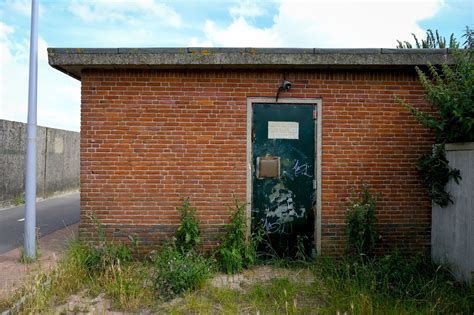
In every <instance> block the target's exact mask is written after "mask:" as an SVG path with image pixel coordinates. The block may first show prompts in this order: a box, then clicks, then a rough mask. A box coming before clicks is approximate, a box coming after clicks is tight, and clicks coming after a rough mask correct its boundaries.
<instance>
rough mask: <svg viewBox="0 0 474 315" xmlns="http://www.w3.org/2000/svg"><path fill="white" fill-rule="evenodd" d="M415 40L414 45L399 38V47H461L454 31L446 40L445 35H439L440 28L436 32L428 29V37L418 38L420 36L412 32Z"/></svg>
mask: <svg viewBox="0 0 474 315" xmlns="http://www.w3.org/2000/svg"><path fill="white" fill-rule="evenodd" d="M411 35H412V36H413V39H414V40H415V44H414V45H413V44H412V43H410V42H409V41H405V40H404V41H400V40H397V48H400V49H410V48H418V49H420V48H459V45H460V44H459V42H458V40H457V39H456V37H455V36H454V33H452V34H451V36H450V37H449V41H447V40H446V38H445V37H444V36H441V35H439V32H438V30H435V31H434V32H433V31H432V30H431V29H428V30H427V31H426V39H421V40H418V37H417V36H416V35H415V34H413V33H412V34H411Z"/></svg>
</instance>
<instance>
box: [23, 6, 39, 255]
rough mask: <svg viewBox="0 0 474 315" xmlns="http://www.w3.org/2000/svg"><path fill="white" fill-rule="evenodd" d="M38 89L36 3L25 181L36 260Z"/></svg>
mask: <svg viewBox="0 0 474 315" xmlns="http://www.w3.org/2000/svg"><path fill="white" fill-rule="evenodd" d="M37 89H38V2H37V0H32V2H31V34H30V76H29V82H28V124H27V136H26V137H27V142H26V179H25V239H24V246H25V255H26V257H28V258H31V259H35V258H36V107H37V106H36V98H37V94H38V93H37Z"/></svg>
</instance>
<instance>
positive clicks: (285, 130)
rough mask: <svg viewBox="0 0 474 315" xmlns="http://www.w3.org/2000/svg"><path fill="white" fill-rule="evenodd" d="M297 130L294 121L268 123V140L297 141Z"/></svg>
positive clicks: (296, 123)
mask: <svg viewBox="0 0 474 315" xmlns="http://www.w3.org/2000/svg"><path fill="white" fill-rule="evenodd" d="M299 128H300V125H299V123H298V122H296V121H269V122H268V139H299Z"/></svg>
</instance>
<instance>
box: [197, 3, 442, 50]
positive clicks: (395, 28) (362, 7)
mask: <svg viewBox="0 0 474 315" xmlns="http://www.w3.org/2000/svg"><path fill="white" fill-rule="evenodd" d="M442 5H443V1H442V0H401V1H394V0H378V1H375V0H372V1H370V0H365V1H363V0H359V1H356V0H354V1H349V0H333V1H327V0H326V1H325V0H315V1H309V0H306V1H304V0H279V2H278V3H277V7H278V9H277V12H278V13H277V14H276V15H275V16H274V24H273V25H272V26H271V27H268V28H259V27H257V26H255V25H253V24H254V23H252V22H251V21H249V19H248V18H246V16H245V14H241V15H240V16H239V17H238V18H234V19H233V21H232V22H231V23H230V24H228V25H226V26H218V25H216V24H215V23H214V22H213V21H207V22H206V24H205V26H204V34H205V39H202V40H201V42H206V41H209V42H210V43H212V46H254V47H264V46H266V47H275V46H283V47H347V48H352V47H364V48H365V47H369V48H370V47H387V48H390V47H395V46H396V40H397V39H402V40H403V39H410V38H411V35H410V34H411V33H415V34H417V35H423V33H424V31H423V30H422V29H421V28H420V27H419V25H418V22H419V21H420V20H422V19H425V18H428V17H431V16H433V15H434V14H435V13H436V12H437V11H438V10H440V8H441V6H442ZM230 11H231V12H230V13H231V14H232V9H231V10H230ZM237 11H238V10H237ZM237 11H236V10H234V15H235V12H237Z"/></svg>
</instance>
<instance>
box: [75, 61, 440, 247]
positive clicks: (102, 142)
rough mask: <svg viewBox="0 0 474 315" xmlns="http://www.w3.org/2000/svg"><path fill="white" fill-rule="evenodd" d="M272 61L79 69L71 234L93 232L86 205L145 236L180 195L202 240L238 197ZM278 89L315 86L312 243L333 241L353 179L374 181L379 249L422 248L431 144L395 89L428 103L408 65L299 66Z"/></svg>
mask: <svg viewBox="0 0 474 315" xmlns="http://www.w3.org/2000/svg"><path fill="white" fill-rule="evenodd" d="M282 77H283V74H282V72H281V71H270V70H259V71H252V70H232V71H230V70H194V71H191V70H126V69H122V70H92V69H89V70H87V69H86V70H83V71H82V74H81V81H82V111H81V121H82V122H81V210H82V211H81V225H80V235H81V237H82V238H87V239H93V238H94V237H95V235H96V234H95V232H94V225H93V224H92V223H91V222H90V219H89V218H88V214H89V213H90V212H91V211H94V212H95V213H96V215H97V217H98V219H99V220H100V221H101V222H102V223H103V224H104V226H105V227H106V230H107V232H108V234H109V235H114V236H115V237H117V238H123V239H126V236H127V235H128V234H133V233H136V234H138V235H139V236H140V237H141V240H142V244H144V245H146V246H147V247H148V246H150V247H153V245H156V244H158V243H160V242H162V241H164V240H166V239H169V237H170V236H171V235H172V233H173V232H174V229H175V227H176V226H177V224H178V221H179V216H178V213H177V211H176V207H177V206H178V205H180V198H182V197H190V200H191V203H192V205H193V206H195V207H196V208H197V210H198V211H197V214H198V217H199V219H200V221H201V223H202V228H203V235H204V236H205V237H204V246H205V247H206V248H209V247H212V246H214V245H215V244H216V242H217V239H218V236H219V234H220V232H221V230H222V226H223V224H225V223H226V222H228V209H227V205H229V204H231V201H232V194H235V195H236V196H237V198H239V199H240V200H242V201H244V200H245V198H246V130H247V129H246V123H247V117H246V115H247V111H246V106H247V105H246V104H247V97H275V95H276V91H277V88H278V86H279V84H280V83H281V80H282ZM286 78H288V79H289V80H291V81H292V82H293V88H292V89H291V90H290V91H289V92H286V93H285V95H284V96H283V97H285V98H286V97H290V98H321V99H322V108H323V129H322V130H323V131H322V138H323V142H322V231H321V232H322V233H321V234H322V240H321V244H322V253H323V254H328V255H334V254H339V253H341V252H342V251H343V249H344V218H345V205H346V204H347V199H348V197H349V196H350V194H351V191H352V190H353V189H354V188H357V187H360V184H361V183H367V184H368V185H370V187H371V190H372V191H373V192H374V193H379V194H380V198H379V203H378V209H377V216H378V219H379V230H380V232H381V242H380V246H381V249H387V248H392V247H400V248H404V249H407V250H411V251H419V250H421V251H427V250H428V249H429V246H430V245H429V244H430V222H431V211H430V201H429V199H428V197H427V195H426V193H425V191H424V189H423V187H422V185H421V182H420V180H419V178H418V177H417V174H416V170H415V163H416V160H417V158H418V157H419V156H420V155H421V154H423V153H425V152H427V151H429V150H430V147H431V143H432V141H433V139H432V136H431V133H430V132H429V130H427V129H425V128H423V127H421V125H420V124H419V123H418V122H416V121H415V119H414V118H413V117H412V116H411V115H410V113H408V111H407V110H406V109H404V108H403V107H402V106H400V105H399V104H397V103H396V102H395V100H394V98H395V96H400V97H402V98H404V99H406V100H408V101H409V102H410V103H411V104H413V105H415V106H416V107H418V108H421V109H423V110H430V107H429V105H428V104H427V103H426V101H425V100H424V93H423V89H422V87H421V86H420V85H419V83H418V79H417V77H416V74H415V73H414V71H411V70H393V69H392V70H375V69H374V70H329V69H328V70H317V69H315V70H307V71H304V70H298V71H290V72H287V73H286Z"/></svg>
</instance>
